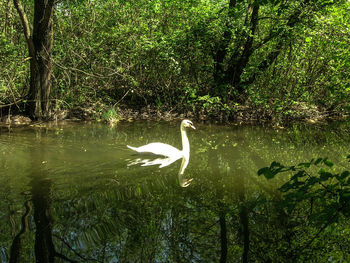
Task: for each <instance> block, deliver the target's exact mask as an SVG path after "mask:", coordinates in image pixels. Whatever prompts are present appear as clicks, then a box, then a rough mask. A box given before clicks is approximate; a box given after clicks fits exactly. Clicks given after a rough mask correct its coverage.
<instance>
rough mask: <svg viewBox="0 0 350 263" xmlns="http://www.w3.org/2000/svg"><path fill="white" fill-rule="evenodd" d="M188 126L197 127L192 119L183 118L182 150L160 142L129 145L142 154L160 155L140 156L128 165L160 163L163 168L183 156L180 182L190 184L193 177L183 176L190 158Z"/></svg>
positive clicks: (184, 184)
mask: <svg viewBox="0 0 350 263" xmlns="http://www.w3.org/2000/svg"><path fill="white" fill-rule="evenodd" d="M188 127H190V128H192V129H196V128H195V127H194V126H193V123H192V122H191V121H189V120H183V121H182V122H181V125H180V131H181V139H182V150H178V149H176V148H175V147H173V146H171V145H169V144H165V143H160V142H155V143H150V144H146V145H143V146H140V147H132V146H129V145H127V147H128V148H129V149H131V150H134V151H136V152H138V153H140V154H152V155H153V156H154V155H156V156H158V158H155V159H148V158H143V159H142V158H138V159H136V160H134V161H132V162H130V163H129V164H128V166H131V165H136V164H141V166H151V165H159V168H163V167H166V166H168V165H170V164H172V163H173V162H175V161H177V160H178V159H181V158H182V162H181V166H180V170H179V173H178V177H179V183H180V186H181V187H187V186H189V185H190V183H191V182H192V180H193V179H192V178H191V179H185V178H184V176H183V175H184V171H185V169H186V167H187V165H188V162H189V159H190V143H189V141H188V137H187V133H186V128H188Z"/></svg>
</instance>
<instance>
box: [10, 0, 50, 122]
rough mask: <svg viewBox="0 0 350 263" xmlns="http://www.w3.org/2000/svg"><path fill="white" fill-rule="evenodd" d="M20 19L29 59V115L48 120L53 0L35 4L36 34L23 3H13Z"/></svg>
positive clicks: (34, 26) (41, 0)
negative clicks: (31, 27)
mask: <svg viewBox="0 0 350 263" xmlns="http://www.w3.org/2000/svg"><path fill="white" fill-rule="evenodd" d="M13 2H14V5H15V7H16V9H17V11H18V14H19V16H20V18H21V22H22V25H23V29H24V36H25V38H26V42H27V46H28V51H29V56H30V58H31V59H30V87H29V94H28V104H29V107H28V113H29V115H30V116H31V117H33V118H35V119H42V118H48V117H49V110H50V91H51V65H52V63H51V55H52V42H53V24H52V17H53V6H54V0H35V1H34V22H33V34H32V35H30V27H29V23H28V19H27V17H26V14H25V13H24V10H23V8H22V5H21V3H20V0H13Z"/></svg>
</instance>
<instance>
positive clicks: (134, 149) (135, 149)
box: [126, 145, 138, 152]
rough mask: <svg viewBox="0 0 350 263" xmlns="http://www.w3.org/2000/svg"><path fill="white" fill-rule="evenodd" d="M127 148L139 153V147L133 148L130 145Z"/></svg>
mask: <svg viewBox="0 0 350 263" xmlns="http://www.w3.org/2000/svg"><path fill="white" fill-rule="evenodd" d="M126 147H128V148H129V149H131V150H133V151H136V152H138V150H137V147H132V146H130V145H127V146H126Z"/></svg>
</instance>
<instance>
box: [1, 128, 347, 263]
mask: <svg viewBox="0 0 350 263" xmlns="http://www.w3.org/2000/svg"><path fill="white" fill-rule="evenodd" d="M347 127H348V126H345V127H340V128H339V127H334V128H330V129H325V130H323V128H318V127H317V128H316V127H302V128H300V127H299V128H298V127H292V128H291V129H285V130H274V129H271V128H268V127H254V126H230V127H225V126H216V125H198V126H197V125H196V128H197V130H196V131H195V132H192V133H191V134H190V135H189V137H190V138H189V139H190V144H191V157H190V160H189V159H185V158H183V159H182V160H181V161H180V159H177V160H170V161H169V160H164V158H160V159H159V158H153V159H149V158H139V157H137V158H139V159H137V158H136V159H135V156H134V155H133V153H132V152H131V151H130V150H129V149H127V148H126V145H127V144H131V145H145V144H147V143H150V142H153V141H161V142H165V143H168V144H170V145H174V146H175V147H178V148H180V147H181V145H180V143H181V141H180V138H179V134H178V123H150V122H135V123H121V124H118V125H117V126H115V127H114V128H108V127H107V126H105V125H102V124H84V125H83V124H76V125H73V124H72V125H65V126H52V127H49V128H28V129H24V130H20V131H19V130H18V131H16V130H13V131H11V132H7V131H6V132H3V131H2V132H0V146H1V152H0V154H1V157H0V158H1V159H0V165H1V167H0V168H1V172H0V184H1V185H2V186H3V190H2V191H1V192H0V200H1V201H0V207H1V210H0V211H1V212H0V233H1V235H0V250H1V253H0V262H24V263H25V262H33V261H35V260H36V262H111V263H112V262H113V263H116V262H306V261H312V260H316V261H318V262H324V261H323V259H324V257H325V255H329V254H332V259H334V262H336V260H339V261H341V260H343V262H345V261H346V260H347V259H348V257H347V256H346V254H345V253H344V252H342V251H345V250H344V248H346V247H348V246H350V244H349V241H348V240H347V239H346V237H345V236H344V235H343V234H342V233H343V231H348V229H349V222H344V221H341V222H339V224H338V225H337V226H335V227H334V228H333V229H332V231H330V232H327V235H326V234H325V235H323V236H322V235H320V236H319V238H318V239H317V242H316V243H315V244H314V245H313V246H312V249H310V250H307V251H305V252H303V255H300V254H298V253H296V252H295V249H296V248H297V247H298V245H303V244H306V243H307V242H308V241H309V240H310V237H312V236H314V235H315V232H316V230H317V229H316V228H315V227H314V226H312V225H307V224H305V222H306V221H305V218H306V217H307V216H308V212H309V206H307V205H305V207H303V209H302V210H298V211H297V212H295V213H294V214H290V213H289V214H288V213H287V212H286V211H285V210H283V209H282V208H281V206H280V201H281V193H280V192H279V191H278V190H277V188H278V187H280V186H281V184H282V183H283V182H284V181H285V180H286V178H284V177H281V178H276V179H274V180H270V181H267V180H265V179H264V178H263V177H258V176H257V171H258V169H260V168H261V167H264V166H267V165H269V164H270V163H271V162H272V161H273V160H280V161H281V162H284V163H285V164H286V165H289V164H295V163H300V162H302V161H305V160H310V159H311V158H313V157H318V156H328V157H329V158H330V159H332V160H333V161H334V162H335V163H336V162H337V163H339V165H340V166H344V167H345V165H346V164H345V163H342V161H341V160H342V157H343V156H346V154H347V149H348V145H349V139H348V136H347V134H348V128H347ZM161 159H163V160H161ZM135 164H137V165H135ZM142 165H144V166H142ZM160 167H161V168H160ZM314 209H315V208H314ZM329 242H331V243H332V250H330V247H329V246H328V244H329ZM328 259H329V258H327V260H328Z"/></svg>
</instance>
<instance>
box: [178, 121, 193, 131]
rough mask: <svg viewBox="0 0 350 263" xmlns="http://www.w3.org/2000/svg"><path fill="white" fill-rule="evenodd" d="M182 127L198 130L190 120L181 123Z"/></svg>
mask: <svg viewBox="0 0 350 263" xmlns="http://www.w3.org/2000/svg"><path fill="white" fill-rule="evenodd" d="M181 127H183V128H187V127H191V128H192V129H194V130H195V129H196V127H194V125H193V123H192V121H190V120H183V121H182V122H181Z"/></svg>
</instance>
